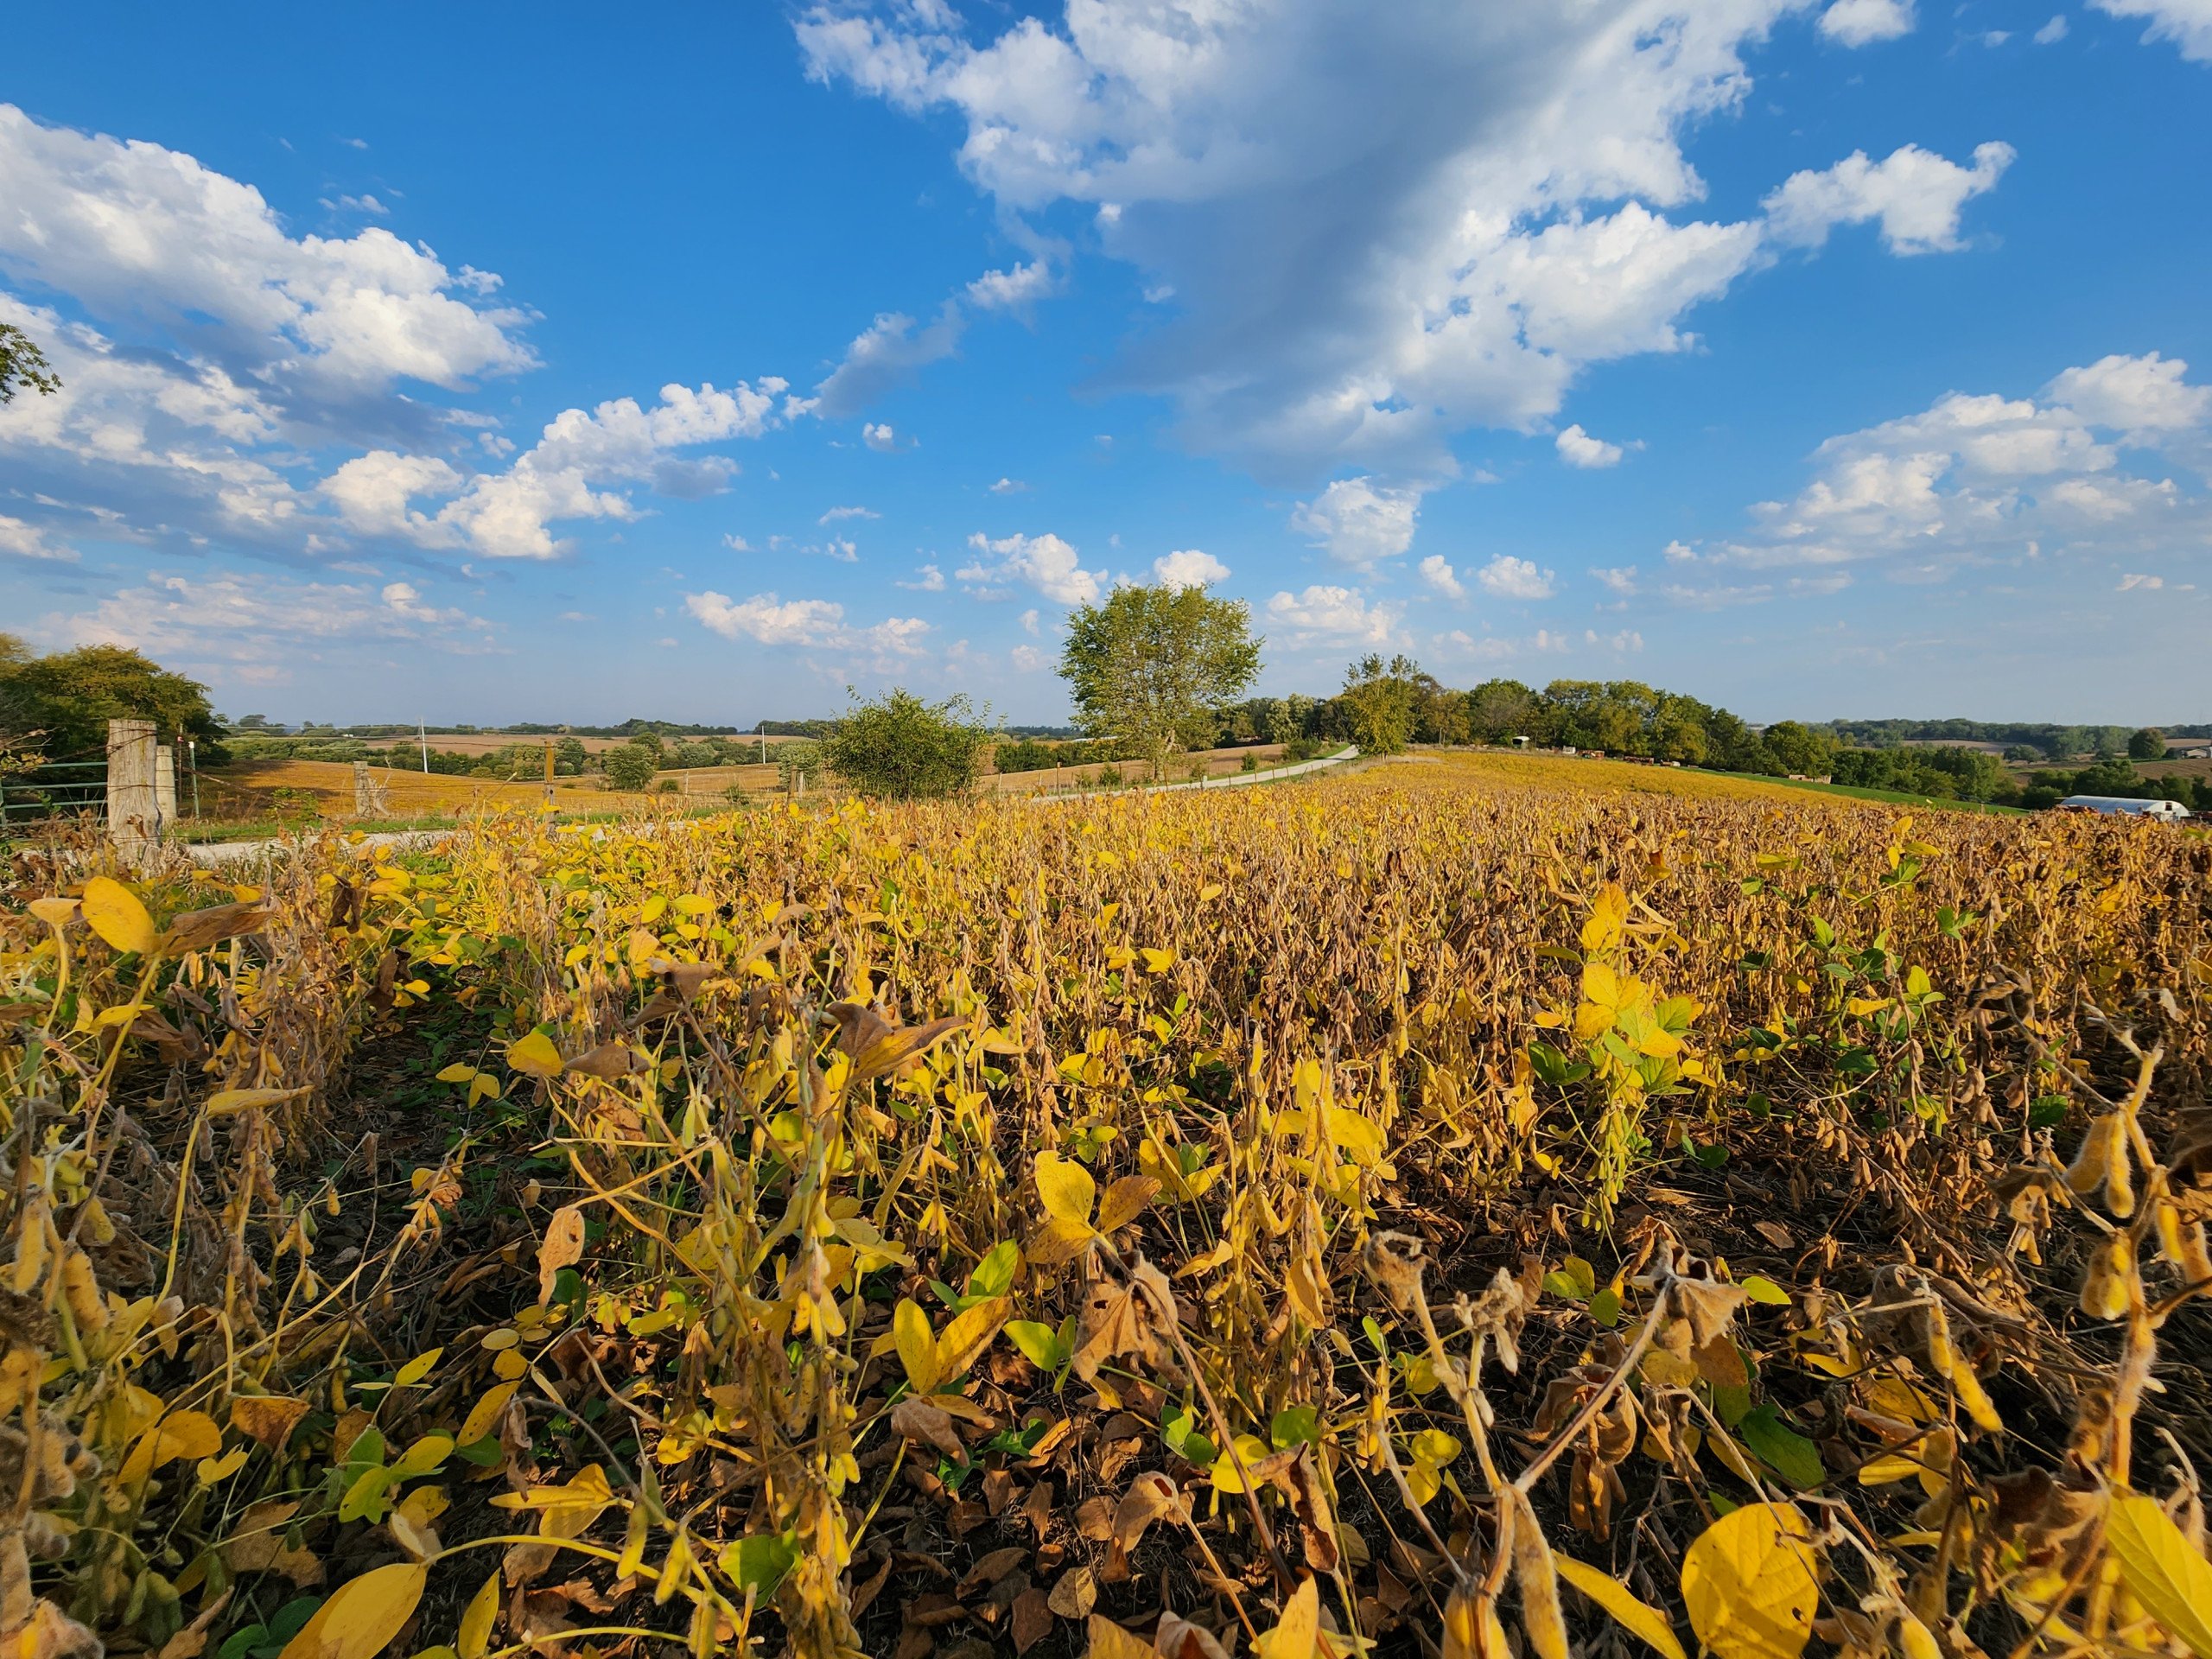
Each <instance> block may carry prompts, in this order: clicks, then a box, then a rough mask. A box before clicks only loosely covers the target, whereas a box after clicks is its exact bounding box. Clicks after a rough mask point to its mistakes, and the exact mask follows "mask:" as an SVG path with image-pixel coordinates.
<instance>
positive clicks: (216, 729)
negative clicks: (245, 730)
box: [0, 634, 223, 762]
mask: <svg viewBox="0 0 2212 1659" xmlns="http://www.w3.org/2000/svg"><path fill="white" fill-rule="evenodd" d="M111 720H150V721H153V722H154V725H155V727H156V729H157V730H158V732H159V734H160V736H161V741H162V742H164V743H168V742H171V741H175V739H176V738H178V737H180V736H182V737H188V738H193V739H196V740H197V741H199V742H200V746H201V748H200V760H202V761H203V762H206V761H207V760H219V759H221V758H222V757H221V755H220V753H219V742H220V740H221V738H222V735H223V728H222V727H221V726H220V725H219V723H218V722H217V721H216V719H215V711H214V709H213V708H212V707H210V706H209V704H208V702H207V687H206V686H204V685H202V684H200V682H199V681H197V680H192V679H187V678H186V677H184V676H183V675H181V674H175V673H171V672H170V671H168V669H165V668H163V667H162V666H161V665H160V664H157V663H155V662H151V661H149V659H148V658H145V657H143V656H141V655H140V654H139V653H138V652H135V651H130V650H126V649H124V647H123V646H121V645H84V646H80V647H79V648H78V649H77V650H75V651H64V652H55V653H54V654H53V655H51V656H48V657H35V656H33V655H32V654H31V653H30V652H29V651H27V650H25V649H24V648H23V645H22V641H21V640H18V639H15V638H14V637H13V636H11V635H6V634H0V735H5V736H9V737H11V738H13V739H15V740H16V741H18V742H22V741H28V740H30V739H31V738H32V737H33V734H39V736H38V738H37V741H38V742H39V745H40V747H42V748H43V749H44V751H45V753H47V754H48V756H49V757H54V756H60V755H65V754H67V755H76V754H89V753H94V752H96V751H99V750H100V749H102V748H103V747H105V744H106V742H107V723H108V721H111Z"/></svg>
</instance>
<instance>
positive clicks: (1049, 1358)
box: [1006, 1319, 1067, 1371]
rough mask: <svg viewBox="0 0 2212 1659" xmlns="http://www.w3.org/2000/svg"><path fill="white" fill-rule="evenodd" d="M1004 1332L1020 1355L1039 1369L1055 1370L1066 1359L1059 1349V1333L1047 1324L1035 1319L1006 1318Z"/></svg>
mask: <svg viewBox="0 0 2212 1659" xmlns="http://www.w3.org/2000/svg"><path fill="white" fill-rule="evenodd" d="M1006 1334H1007V1339H1008V1340H1009V1341H1011V1342H1012V1343H1013V1344H1014V1346H1015V1347H1016V1348H1019V1349H1020V1351H1021V1357H1023V1358H1024V1359H1026V1360H1027V1361H1028V1362H1029V1363H1031V1364H1032V1365H1034V1366H1035V1367H1036V1368H1037V1369H1038V1370H1040V1371H1057V1370H1059V1369H1060V1366H1061V1365H1062V1364H1063V1363H1065V1361H1066V1359H1067V1355H1066V1354H1065V1353H1064V1352H1063V1351H1061V1344H1060V1338H1059V1333H1058V1332H1056V1331H1054V1330H1053V1329H1052V1326H1051V1325H1043V1324H1039V1322H1038V1321H1037V1320H1035V1319H1008V1320H1007V1322H1006Z"/></svg>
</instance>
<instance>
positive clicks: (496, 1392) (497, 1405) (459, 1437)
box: [454, 1383, 519, 1446]
mask: <svg viewBox="0 0 2212 1659" xmlns="http://www.w3.org/2000/svg"><path fill="white" fill-rule="evenodd" d="M518 1386H519V1385H518V1384H517V1383H497V1384H495V1385H494V1386H493V1387H492V1388H490V1389H486V1391H485V1395H484V1397H483V1398H482V1399H481V1400H479V1401H478V1402H476V1405H475V1407H474V1409H473V1410H471V1411H470V1412H469V1414H468V1417H467V1421H464V1422H463V1423H462V1424H461V1433H458V1434H456V1435H455V1436H454V1445H455V1446H474V1445H475V1444H476V1442H477V1441H479V1440H482V1439H483V1438H484V1437H485V1436H486V1434H489V1433H491V1432H492V1425H493V1423H495V1422H497V1421H499V1414H500V1413H501V1412H503V1411H505V1409H506V1408H507V1402H508V1401H510V1400H512V1399H513V1398H514V1397H515V1389H517V1388H518Z"/></svg>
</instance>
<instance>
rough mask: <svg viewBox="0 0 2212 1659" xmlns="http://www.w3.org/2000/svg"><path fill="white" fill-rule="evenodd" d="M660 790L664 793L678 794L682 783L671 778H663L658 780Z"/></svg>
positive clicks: (680, 792)
mask: <svg viewBox="0 0 2212 1659" xmlns="http://www.w3.org/2000/svg"><path fill="white" fill-rule="evenodd" d="M660 792H661V793H662V794H664V795H680V794H682V793H683V785H681V784H679V783H677V781H676V779H673V778H664V779H661V780H660Z"/></svg>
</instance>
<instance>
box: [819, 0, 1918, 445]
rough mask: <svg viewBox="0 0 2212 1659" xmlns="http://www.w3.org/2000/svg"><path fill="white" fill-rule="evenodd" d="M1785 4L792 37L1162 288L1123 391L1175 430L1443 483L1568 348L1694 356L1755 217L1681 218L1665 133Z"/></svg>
mask: <svg viewBox="0 0 2212 1659" xmlns="http://www.w3.org/2000/svg"><path fill="white" fill-rule="evenodd" d="M1843 3H1844V5H1845V6H1847V7H1848V6H1859V7H1864V6H1865V5H1866V3H1867V0H1843ZM1790 9H1791V0H1712V3H1703V4H1694V5H1693V4H1687V3H1683V0H1616V3H1609V4H1605V5H1596V6H1507V5H1478V4H1463V5H1404V4H1401V5H1380V6H1378V5H1375V4H1373V3H1371V0H1269V3H1218V0H1207V3H1198V0H1160V3H1149V4H1104V3H1090V0H1086V3H1077V4H1071V5H1070V6H1068V7H1067V8H1066V10H1065V15H1064V16H1061V17H1058V18H1056V19H1052V20H1047V19H1046V18H1044V17H1040V16H1035V15H1015V14H1007V16H1006V18H1005V21H1003V22H998V21H988V22H983V21H979V22H976V24H975V25H974V26H973V27H972V28H971V25H970V23H969V21H967V19H965V18H963V16H962V15H961V14H959V13H957V12H956V11H955V10H953V9H952V8H951V7H950V6H949V5H944V4H940V3H937V0H925V3H912V0H875V3H869V0H834V3H833V0H821V3H816V4H813V5H810V7H808V8H807V9H805V10H802V11H801V12H800V13H799V14H798V20H797V30H798V40H799V42H800V46H801V48H802V50H803V51H804V54H805V57H806V61H807V65H808V67H809V70H810V73H812V74H814V75H815V76H817V78H820V79H824V80H830V81H836V82H839V83H842V84H844V85H847V86H850V87H852V88H854V89H855V91H857V92H861V93H862V94H864V95H868V96H871V97H875V98H880V99H884V100H885V101H887V102H888V103H889V104H891V105H893V106H894V107H897V108H899V109H901V110H903V111H908V112H911V113H912V114H915V115H917V116H919V115H923V114H925V113H927V112H934V111H950V112H951V113H952V114H953V115H954V116H955V118H957V119H958V120H959V121H960V122H961V123H962V124H963V125H964V128H965V138H964V142H963V143H962V145H961V148H960V149H959V162H960V165H961V167H962V168H963V170H964V171H965V172H966V174H967V175H968V176H969V179H970V180H972V181H974V183H975V184H976V186H977V187H978V188H980V189H982V191H984V192H986V193H988V194H989V196H990V197H991V198H992V199H993V200H994V202H995V205H996V207H998V208H999V210H1000V211H1001V213H1003V214H1006V215H1008V216H1009V217H1010V218H1011V219H1013V220H1014V222H1017V223H1021V224H1025V225H1026V224H1027V222H1028V221H1029V220H1031V219H1041V218H1042V217H1043V216H1045V215H1046V214H1047V213H1052V212H1053V211H1055V210H1064V209H1065V208H1069V207H1072V208H1074V209H1077V210H1078V211H1081V212H1083V213H1086V214H1087V215H1088V216H1089V218H1090V224H1091V227H1092V232H1093V234H1094V235H1095V236H1096V238H1097V239H1098V242H1099V245H1101V246H1102V247H1103V250H1104V251H1105V252H1106V253H1107V255H1108V256H1109V257H1114V258H1116V259H1120V260H1122V261H1124V262H1126V263H1127V264H1129V265H1131V266H1132V267H1134V268H1135V272H1136V274H1137V277H1138V279H1139V286H1140V288H1141V290H1142V291H1143V292H1144V293H1146V294H1147V296H1160V297H1161V298H1165V297H1166V296H1171V295H1172V296H1173V302H1174V309H1173V314H1172V315H1170V316H1169V317H1168V318H1167V319H1166V321H1165V322H1164V323H1163V324H1162V325H1161V326H1160V327H1156V328H1152V329H1148V330H1147V331H1145V332H1144V333H1143V334H1141V337H1140V338H1139V339H1138V340H1135V341H1134V342H1133V343H1132V345H1131V346H1130V348H1129V350H1128V353H1126V354H1125V356H1124V358H1123V359H1122V362H1121V364H1120V365H1118V368H1117V369H1116V371H1115V372H1114V373H1113V375H1112V376H1111V378H1112V379H1113V381H1114V382H1115V383H1116V385H1119V386H1122V387H1131V388H1136V389H1141V390H1147V391H1155V392H1160V393H1163V394H1166V395H1167V396H1169V397H1172V398H1173V399H1174V401H1175V403H1176V404H1177V406H1178V408H1179V411H1180V415H1181V419H1182V426H1183V430H1184V435H1185V439H1186V441H1188V442H1192V443H1193V444H1194V445H1195V446H1196V447H1198V448H1204V449H1206V450H1208V451H1211V452H1213V453H1217V454H1230V455H1232V456H1236V457H1238V458H1241V459H1243V460H1246V461H1249V462H1250V463H1251V464H1253V465H1255V467H1260V468H1262V470H1267V471H1272V472H1275V473H1279V474H1284V475H1287V476H1293V475H1302V476H1312V475H1313V474H1314V473H1317V472H1319V473H1325V472H1329V471H1333V470H1336V469H1338V468H1340V467H1344V466H1347V465H1349V466H1353V467H1370V468H1375V469H1377V470H1382V471H1384V472H1386V473H1388V474H1393V475H1402V476H1441V475H1445V474H1448V472H1449V470H1450V464H1451V458H1450V454H1449V451H1448V448H1447V447H1446V442H1445V440H1446V438H1447V437H1448V435H1449V434H1450V433H1451V432H1452V431H1454V430H1457V429H1462V428H1464V427H1466V426H1468V425H1471V424H1489V425H1498V426H1512V427H1529V426H1534V425H1537V424H1541V423H1543V422H1544V421H1546V420H1547V419H1548V418H1549V417H1550V416H1552V415H1553V414H1554V412H1555V411H1556V410H1558V408H1559V406H1560V400H1561V398H1562V397H1563V396H1564V394H1565V391H1566V390H1567V387H1568V386H1569V385H1571V384H1572V383H1573V380H1574V378H1575V377H1576V375H1577V374H1578V373H1579V372H1580V371H1581V369H1582V368H1583V367H1584V366H1585V365H1587V364H1591V363H1594V362H1599V361H1603V360H1605V359H1611V358H1616V357H1620V356H1624V355H1629V354H1632V353H1644V352H1673V351H1679V350H1681V349H1683V348H1684V347H1685V346H1688V344H1690V343H1691V339H1692V337H1691V336H1690V335H1689V334H1687V333H1686V331H1685V330H1684V328H1683V327H1682V321H1683V319H1684V317H1685V315H1686V314H1687V313H1688V311H1689V310H1690V309H1691V308H1694V306H1695V305H1697V304H1698V303H1699V302H1701V301H1704V300H1708V299H1711V298H1713V297H1714V296H1717V295H1719V294H1721V293H1723V292H1725V291H1726V289H1728V287H1729V286H1730V285H1731V284H1732V283H1733V282H1734V281H1735V280H1736V279H1737V278H1738V277H1739V276H1741V275H1742V274H1743V273H1744V272H1745V271H1746V270H1749V269H1751V266H1752V265H1753V264H1756V263H1757V261H1758V258H1759V257H1760V245H1761V238H1760V233H1759V229H1758V226H1757V225H1756V224H1754V223H1736V224H1729V223H1722V222H1715V221H1713V220H1710V219H1699V218H1697V217H1696V216H1695V213H1694V208H1695V204H1696V203H1697V202H1698V200H1700V197H1701V196H1702V195H1703V194H1704V189H1705V187H1704V183H1703V181H1702V180H1700V177H1699V175H1698V174H1697V172H1696V170H1695V169H1694V168H1693V167H1692V166H1691V164H1690V162H1689V161H1688V156H1686V155H1685V153H1684V148H1683V146H1684V144H1685V143H1686V141H1687V140H1688V138H1689V137H1691V136H1692V135H1693V134H1694V133H1695V132H1696V131H1697V130H1699V129H1700V127H1701V126H1702V125H1703V124H1705V123H1707V122H1708V121H1710V120H1712V119H1713V118H1717V117H1719V116H1722V115H1724V114H1725V113H1726V112H1727V111H1730V110H1732V109H1733V108H1734V107H1735V106H1737V105H1738V104H1740V103H1741V102H1742V100H1743V99H1744V98H1745V95H1746V93H1747V92H1749V90H1750V87H1751V76H1750V73H1749V71H1748V69H1747V67H1746V63H1745V53H1746V51H1748V50H1749V49H1751V48H1753V47H1755V46H1757V45H1758V44H1760V43H1762V42H1763V41H1764V40H1765V39H1766V37H1767V35H1768V33H1769V31H1770V29H1771V27H1772V26H1773V25H1774V24H1775V23H1776V22H1777V21H1778V20H1779V19H1780V18H1781V17H1782V16H1783V15H1784V14H1785V13H1786V12H1787V11H1789V10H1790ZM1891 10H1896V8H1894V7H1892V8H1891ZM974 15H975V16H976V17H977V18H978V19H982V18H984V17H987V16H989V15H988V14H983V13H981V12H978V13H976V14H974ZM1847 16H1848V12H1847V10H1839V11H1838V12H1837V13H1836V20H1835V24H1834V27H1835V28H1837V29H1845V28H1846V23H1847ZM1847 32H1851V33H1857V32H1859V29H1857V28H1853V29H1848V30H1847Z"/></svg>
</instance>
